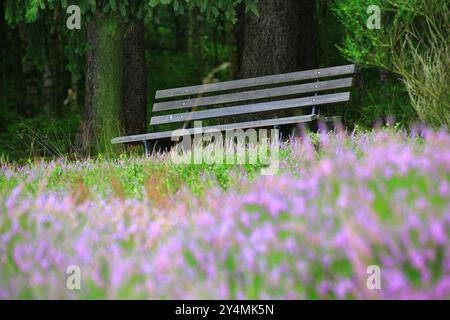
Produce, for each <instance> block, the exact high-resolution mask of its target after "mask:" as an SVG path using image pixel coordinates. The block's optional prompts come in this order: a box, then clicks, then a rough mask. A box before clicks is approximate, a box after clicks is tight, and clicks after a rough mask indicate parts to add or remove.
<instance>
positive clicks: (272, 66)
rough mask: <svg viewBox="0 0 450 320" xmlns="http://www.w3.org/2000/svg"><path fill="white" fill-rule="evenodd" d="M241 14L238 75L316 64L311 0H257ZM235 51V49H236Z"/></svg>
mask: <svg viewBox="0 0 450 320" xmlns="http://www.w3.org/2000/svg"><path fill="white" fill-rule="evenodd" d="M258 11H259V16H256V15H254V14H253V13H251V12H249V13H247V14H246V15H245V23H244V30H245V31H244V39H243V40H240V41H239V40H238V44H239V43H243V48H241V50H242V58H238V60H240V67H239V69H240V72H239V77H240V78H249V77H256V76H263V75H269V74H277V73H286V72H291V71H299V70H304V69H310V68H314V67H316V50H317V21H316V1H315V0H260V1H259V2H258ZM238 53H239V52H238Z"/></svg>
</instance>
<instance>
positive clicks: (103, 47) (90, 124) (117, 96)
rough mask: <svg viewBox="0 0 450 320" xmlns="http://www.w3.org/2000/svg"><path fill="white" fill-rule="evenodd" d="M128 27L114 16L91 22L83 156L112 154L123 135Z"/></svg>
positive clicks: (100, 15)
mask: <svg viewBox="0 0 450 320" xmlns="http://www.w3.org/2000/svg"><path fill="white" fill-rule="evenodd" d="M123 37H124V26H123V24H122V22H121V21H120V18H118V17H117V16H114V15H113V14H103V13H97V14H96V16H95V17H94V19H92V21H91V22H90V23H89V25H88V30H87V40H88V45H89V49H88V52H87V57H86V92H85V114H84V117H83V121H82V124H81V126H80V131H79V135H78V138H77V146H78V148H79V150H80V151H82V152H83V153H87V154H89V153H90V151H94V152H97V153H108V152H110V151H111V150H112V145H111V139H112V138H114V137H116V136H118V135H119V134H120V133H121V130H120V122H119V115H120V111H121V104H122V67H123V63H122V62H123Z"/></svg>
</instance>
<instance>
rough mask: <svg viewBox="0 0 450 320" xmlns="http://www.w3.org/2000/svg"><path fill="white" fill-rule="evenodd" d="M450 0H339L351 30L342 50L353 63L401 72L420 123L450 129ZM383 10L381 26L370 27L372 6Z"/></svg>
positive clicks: (336, 4) (341, 14) (336, 9)
mask: <svg viewBox="0 0 450 320" xmlns="http://www.w3.org/2000/svg"><path fill="white" fill-rule="evenodd" d="M449 4H450V2H449V0H435V1H428V0H408V1H407V0H395V1H394V0H377V1H374V0H361V1H360V0H335V1H333V5H332V8H333V11H334V13H335V14H336V16H337V17H338V19H339V20H340V22H341V23H342V25H343V26H344V28H345V31H346V37H345V39H344V41H343V44H342V46H341V47H340V51H341V52H342V53H343V54H344V56H346V57H347V58H348V59H350V60H351V61H353V62H355V63H357V64H359V65H363V66H370V67H379V68H382V69H385V70H388V71H391V72H393V73H395V74H397V75H398V76H399V77H400V78H401V79H402V81H403V82H404V84H405V86H406V89H407V91H408V94H409V97H410V100H411V104H412V106H413V107H414V108H415V110H416V111H417V113H418V115H419V117H420V119H421V120H422V121H424V122H426V123H427V124H429V125H431V126H436V127H437V126H447V127H450V95H449V94H448V84H449V83H450V79H449V76H448V70H449V68H450V43H449V41H448V26H449V25H450V22H449ZM370 5H378V6H379V7H380V9H381V12H382V14H381V28H380V29H373V30H370V29H368V28H367V26H366V22H367V19H368V18H369V15H370V13H367V8H368V7H369V6H370Z"/></svg>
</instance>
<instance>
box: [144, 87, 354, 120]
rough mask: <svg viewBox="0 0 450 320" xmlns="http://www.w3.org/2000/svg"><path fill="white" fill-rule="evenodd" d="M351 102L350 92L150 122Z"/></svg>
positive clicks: (170, 117) (188, 114) (210, 110)
mask: <svg viewBox="0 0 450 320" xmlns="http://www.w3.org/2000/svg"><path fill="white" fill-rule="evenodd" d="M348 100H350V92H341V93H332V94H326V95H320V96H314V97H307V98H297V99H289V100H278V101H270V102H263V103H255V104H247V105H240V106H235V107H226V108H216V109H209V110H201V111H193V112H183V113H176V114H169V115H164V116H154V117H152V118H151V120H150V124H151V125H158V124H165V123H176V122H183V121H190V120H202V119H210V118H218V117H226V116H232V115H239V114H248V113H258V112H264V111H273V110H282V109H290V108H298V107H306V106H314V105H322V104H327V103H335V102H344V101H348Z"/></svg>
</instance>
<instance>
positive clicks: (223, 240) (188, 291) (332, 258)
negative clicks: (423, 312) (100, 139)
mask: <svg viewBox="0 0 450 320" xmlns="http://www.w3.org/2000/svg"><path fill="white" fill-rule="evenodd" d="M319 140H320V141H319V143H318V144H320V148H317V144H316V146H313V144H312V143H311V141H310V140H308V139H303V140H297V141H293V142H292V143H291V144H290V145H288V146H286V147H285V148H286V150H287V151H286V152H289V156H288V157H287V159H285V160H283V161H282V163H281V173H280V175H279V176H273V177H259V178H256V179H255V180H252V181H250V179H247V178H246V177H245V175H242V174H240V173H239V174H238V172H236V177H234V178H233V179H235V180H237V182H234V183H232V184H231V186H230V190H228V191H222V190H221V189H219V188H217V189H213V190H210V191H209V192H208V193H207V195H206V196H205V197H202V198H199V197H194V196H192V195H191V194H190V193H189V192H188V191H187V190H184V191H183V190H180V191H179V192H178V193H177V194H176V195H174V197H173V199H172V201H173V202H174V203H175V204H174V206H173V207H170V208H166V209H157V208H156V207H154V206H152V203H151V201H150V200H149V199H146V198H145V197H144V199H143V200H137V199H124V198H120V197H113V196H111V197H108V198H106V199H105V198H100V197H99V196H97V197H96V196H95V195H94V196H93V197H91V198H89V199H87V200H85V201H79V199H77V198H76V196H75V195H72V194H68V193H66V194H64V193H62V192H56V191H46V192H39V193H38V195H37V196H33V195H32V194H30V193H29V192H26V191H25V190H24V189H23V188H21V187H17V188H15V189H14V190H13V191H12V192H9V193H8V194H2V195H0V258H1V260H0V298H153V299H167V298H182V299H204V298H207V299H216V298H217V299H219V298H220V299H227V298H231V299H234V298H238V299H240V298H242V299H247V298H249V299H253V298H261V299H266V298H274V299H278V298H288V299H291V298H292V299H315V298H323V299H336V298H337V299H350V298H359V299H372V298H375V299H376V298H381V299H418V298H432V299H433V298H434V299H450V245H449V240H450V136H449V135H448V134H447V133H444V132H431V131H430V132H426V133H425V135H424V137H423V139H422V138H420V139H419V138H415V137H411V136H407V135H406V134H394V133H391V132H387V131H379V132H374V133H367V134H360V135H350V136H346V135H344V134H329V135H328V134H327V135H325V134H324V135H321V136H320V138H319ZM6 171H8V170H7V169H4V174H3V176H4V177H5V178H4V179H7V178H6V175H11V172H9V171H8V172H6ZM70 265H77V266H79V267H80V270H81V289H80V290H69V289H68V288H67V287H66V279H67V277H68V275H67V274H66V269H67V267H68V266H70ZM370 265H377V266H379V267H380V270H381V289H380V290H370V289H368V287H367V284H366V282H367V279H368V277H369V276H370V275H369V274H367V272H366V270H367V267H368V266H370Z"/></svg>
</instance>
